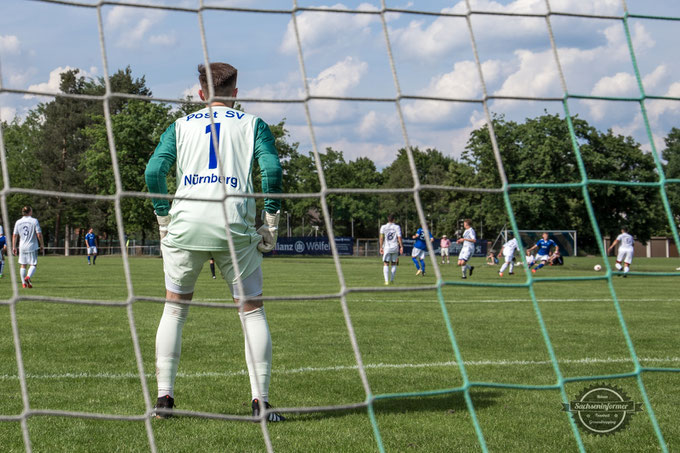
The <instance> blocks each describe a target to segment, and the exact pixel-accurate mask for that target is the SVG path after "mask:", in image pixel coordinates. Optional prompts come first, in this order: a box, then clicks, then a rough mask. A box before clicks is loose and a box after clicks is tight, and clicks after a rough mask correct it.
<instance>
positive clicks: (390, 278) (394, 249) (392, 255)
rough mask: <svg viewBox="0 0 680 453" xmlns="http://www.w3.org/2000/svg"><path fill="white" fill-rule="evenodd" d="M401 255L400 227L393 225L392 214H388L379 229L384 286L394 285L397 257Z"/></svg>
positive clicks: (402, 246)
mask: <svg viewBox="0 0 680 453" xmlns="http://www.w3.org/2000/svg"><path fill="white" fill-rule="evenodd" d="M402 253H404V244H403V242H402V239H401V227H400V226H399V225H397V224H396V223H394V214H390V215H388V216H387V223H386V224H385V225H383V226H381V227H380V254H381V255H382V260H383V277H385V285H389V284H390V283H394V276H395V274H396V273H397V264H398V263H399V255H401V254H402ZM390 266H391V267H390ZM423 266H424V265H423Z"/></svg>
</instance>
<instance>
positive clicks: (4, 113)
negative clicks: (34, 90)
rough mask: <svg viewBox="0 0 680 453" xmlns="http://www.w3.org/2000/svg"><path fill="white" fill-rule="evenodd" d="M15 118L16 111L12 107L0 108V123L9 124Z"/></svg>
mask: <svg viewBox="0 0 680 453" xmlns="http://www.w3.org/2000/svg"><path fill="white" fill-rule="evenodd" d="M16 116H17V109H15V108H14V107H0V121H6V122H8V123H9V122H11V121H12V120H13V119H14V118H15V117H16Z"/></svg>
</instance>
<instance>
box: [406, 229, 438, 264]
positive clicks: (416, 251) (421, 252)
mask: <svg viewBox="0 0 680 453" xmlns="http://www.w3.org/2000/svg"><path fill="white" fill-rule="evenodd" d="M426 237H427V236H425V230H423V229H422V228H418V231H416V234H414V235H413V239H415V240H416V242H415V244H413V250H412V251H411V259H412V260H413V264H415V265H416V269H418V270H417V271H416V275H423V276H424V275H425V252H426V251H427V243H426V242H425V238H426ZM433 241H434V237H432V233H430V242H433Z"/></svg>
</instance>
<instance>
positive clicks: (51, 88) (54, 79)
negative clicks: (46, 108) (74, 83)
mask: <svg viewBox="0 0 680 453" xmlns="http://www.w3.org/2000/svg"><path fill="white" fill-rule="evenodd" d="M72 69H77V68H72V67H71V66H64V67H61V66H59V67H58V68H56V69H53V70H52V71H50V75H49V77H48V79H47V82H42V83H36V84H33V85H29V86H28V90H29V91H41V92H45V93H55V94H56V93H59V92H60V91H61V90H60V89H59V86H60V85H61V74H62V73H63V72H66V71H70V70H72ZM96 73H97V68H96V67H94V66H93V67H91V68H90V70H89V71H86V70H83V69H80V70H79V73H78V75H80V76H83V77H92V76H93V75H95V74H96ZM34 97H36V96H34V95H31V94H26V95H24V99H32V98H34Z"/></svg>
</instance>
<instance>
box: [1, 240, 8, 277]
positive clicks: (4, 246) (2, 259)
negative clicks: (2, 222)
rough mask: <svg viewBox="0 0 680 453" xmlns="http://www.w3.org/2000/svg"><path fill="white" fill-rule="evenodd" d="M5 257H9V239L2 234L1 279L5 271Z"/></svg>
mask: <svg viewBox="0 0 680 453" xmlns="http://www.w3.org/2000/svg"><path fill="white" fill-rule="evenodd" d="M5 255H7V238H6V237H5V235H4V234H0V278H2V273H3V271H4V270H5Z"/></svg>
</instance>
